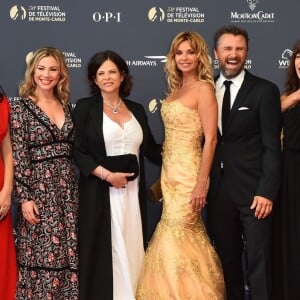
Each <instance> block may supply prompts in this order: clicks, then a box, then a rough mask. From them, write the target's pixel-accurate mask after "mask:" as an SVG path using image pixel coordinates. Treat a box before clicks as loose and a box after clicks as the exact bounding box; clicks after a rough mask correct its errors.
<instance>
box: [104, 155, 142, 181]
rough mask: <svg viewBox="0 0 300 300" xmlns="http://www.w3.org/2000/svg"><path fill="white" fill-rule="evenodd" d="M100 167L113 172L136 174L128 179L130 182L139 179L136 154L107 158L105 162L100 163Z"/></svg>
mask: <svg viewBox="0 0 300 300" xmlns="http://www.w3.org/2000/svg"><path fill="white" fill-rule="evenodd" d="M100 165H101V166H103V167H104V168H106V169H108V170H109V171H111V172H122V173H134V174H133V175H132V176H128V177H127V180H128V181H131V180H134V179H135V178H137V177H138V176H139V172H140V171H139V169H140V168H139V163H138V159H137V156H136V155H134V154H122V155H115V156H107V157H106V158H105V160H103V161H100Z"/></svg>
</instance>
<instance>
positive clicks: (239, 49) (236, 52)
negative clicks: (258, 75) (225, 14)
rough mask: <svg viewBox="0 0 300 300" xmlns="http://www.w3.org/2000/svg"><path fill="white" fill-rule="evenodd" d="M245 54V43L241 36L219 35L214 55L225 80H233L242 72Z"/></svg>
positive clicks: (246, 50)
mask: <svg viewBox="0 0 300 300" xmlns="http://www.w3.org/2000/svg"><path fill="white" fill-rule="evenodd" d="M247 52H248V49H247V42H246V39H245V38H244V37H243V36H242V35H233V34H228V33H225V34H223V35H221V37H220V38H219V40H218V43H217V45H216V49H215V50H214V54H215V58H216V59H218V61H219V66H220V70H221V72H222V74H223V75H224V77H225V78H227V79H230V78H233V77H235V76H237V75H238V74H239V73H240V72H241V71H242V70H243V68H244V65H245V62H246V58H247Z"/></svg>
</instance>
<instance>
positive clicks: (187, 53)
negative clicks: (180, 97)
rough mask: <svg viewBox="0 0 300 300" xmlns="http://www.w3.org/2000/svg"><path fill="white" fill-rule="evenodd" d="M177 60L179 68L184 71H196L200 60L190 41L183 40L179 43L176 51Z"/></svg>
mask: <svg viewBox="0 0 300 300" xmlns="http://www.w3.org/2000/svg"><path fill="white" fill-rule="evenodd" d="M175 62H176V66H177V68H178V70H180V71H181V72H182V73H189V72H194V73H195V70H196V68H197V67H198V63H199V60H198V57H197V54H196V52H195V50H194V49H193V48H192V46H191V43H190V42H189V41H183V42H182V43H180V44H179V46H178V48H177V50H176V52H175Z"/></svg>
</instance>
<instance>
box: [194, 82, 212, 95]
mask: <svg viewBox="0 0 300 300" xmlns="http://www.w3.org/2000/svg"><path fill="white" fill-rule="evenodd" d="M195 88H196V89H197V90H198V91H200V92H202V93H203V92H207V93H211V92H214V87H213V85H212V84H211V83H209V82H207V81H197V82H196V84H195Z"/></svg>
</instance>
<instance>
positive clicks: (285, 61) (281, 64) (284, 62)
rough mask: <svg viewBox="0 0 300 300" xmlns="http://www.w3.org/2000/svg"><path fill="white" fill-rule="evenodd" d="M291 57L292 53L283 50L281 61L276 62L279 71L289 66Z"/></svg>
mask: <svg viewBox="0 0 300 300" xmlns="http://www.w3.org/2000/svg"><path fill="white" fill-rule="evenodd" d="M292 55H293V51H292V50H290V49H284V50H283V52H282V53H281V59H279V60H278V68H279V69H283V70H285V69H287V68H288V67H289V65H290V59H291V57H292Z"/></svg>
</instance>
